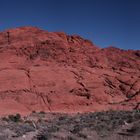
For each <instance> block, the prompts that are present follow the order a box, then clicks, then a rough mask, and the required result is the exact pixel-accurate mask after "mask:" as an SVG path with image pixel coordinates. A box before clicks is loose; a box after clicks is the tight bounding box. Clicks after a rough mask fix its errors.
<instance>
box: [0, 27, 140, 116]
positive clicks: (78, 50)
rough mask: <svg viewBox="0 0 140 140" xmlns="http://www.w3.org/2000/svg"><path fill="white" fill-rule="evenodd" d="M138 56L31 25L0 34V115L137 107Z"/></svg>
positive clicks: (139, 90) (139, 83)
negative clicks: (102, 47)
mask: <svg viewBox="0 0 140 140" xmlns="http://www.w3.org/2000/svg"><path fill="white" fill-rule="evenodd" d="M139 54H140V51H139V50H138V51H133V50H128V51H125V50H121V49H118V48H114V47H108V48H104V49H101V48H98V47H97V46H96V45H94V44H93V43H92V42H91V41H89V40H86V39H84V38H81V37H80V36H78V35H67V34H65V33H63V32H48V31H44V30H41V29H39V28H36V27H21V28H15V29H10V30H7V31H4V32H0V114H9V113H16V112H19V113H21V114H28V113H29V112H31V111H33V110H36V111H50V112H67V113H72V112H94V111H103V110H110V109H113V110H133V109H140V105H139V104H140V57H139Z"/></svg>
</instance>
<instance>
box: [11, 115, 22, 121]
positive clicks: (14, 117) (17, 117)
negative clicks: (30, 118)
mask: <svg viewBox="0 0 140 140" xmlns="http://www.w3.org/2000/svg"><path fill="white" fill-rule="evenodd" d="M8 119H9V120H10V121H13V122H19V121H21V115H20V114H16V115H9V116H8Z"/></svg>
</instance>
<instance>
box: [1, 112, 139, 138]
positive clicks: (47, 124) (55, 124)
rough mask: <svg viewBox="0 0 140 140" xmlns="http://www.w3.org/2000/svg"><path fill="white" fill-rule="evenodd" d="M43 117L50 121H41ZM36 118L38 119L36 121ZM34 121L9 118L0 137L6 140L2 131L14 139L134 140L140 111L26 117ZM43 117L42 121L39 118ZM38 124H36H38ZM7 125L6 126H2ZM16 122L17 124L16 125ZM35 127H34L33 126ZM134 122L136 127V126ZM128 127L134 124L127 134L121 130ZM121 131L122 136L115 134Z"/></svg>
mask: <svg viewBox="0 0 140 140" xmlns="http://www.w3.org/2000/svg"><path fill="white" fill-rule="evenodd" d="M40 113H43V115H40ZM44 115H45V116H46V118H47V117H49V118H50V119H47V120H44ZM38 116H39V117H38ZM29 117H31V118H33V117H36V121H32V120H29V121H27V120H28V118H26V120H24V119H22V121H20V120H21V116H20V115H18V114H16V115H9V116H8V117H5V118H2V119H1V121H2V122H3V123H0V130H2V131H1V132H0V133H1V134H2V135H1V134H0V136H1V137H2V138H5V137H6V139H7V140H8V137H7V135H6V132H5V130H7V129H9V131H10V132H11V133H13V132H14V137H15V136H16V137H21V136H23V135H28V133H29V134H30V132H34V134H33V135H32V140H52V139H57V140H63V139H64V140H79V139H80V140H85V139H86V140H91V139H92V138H93V137H94V140H99V138H100V139H103V138H106V139H107V140H112V138H113V139H114V140H118V139H119V140H124V137H125V138H129V136H128V135H130V134H131V138H132V139H131V138H130V140H137V139H138V137H139V136H140V111H139V110H134V111H113V110H110V111H106V112H95V113H84V114H80V113H78V114H75V115H68V114H60V113H45V114H44V112H39V113H37V112H36V115H33V113H31V115H30V116H29ZM41 117H42V118H41ZM38 119H39V120H41V121H39V120H38ZM4 122H6V123H4ZM17 122H18V123H17ZM32 122H33V123H34V125H35V126H36V127H34V125H33V123H32ZM135 122H136V123H135ZM126 123H128V124H133V123H134V124H135V125H134V126H133V127H132V128H128V129H126V132H123V130H121V128H122V126H123V125H125V124H126ZM118 130H121V131H120V132H121V133H118Z"/></svg>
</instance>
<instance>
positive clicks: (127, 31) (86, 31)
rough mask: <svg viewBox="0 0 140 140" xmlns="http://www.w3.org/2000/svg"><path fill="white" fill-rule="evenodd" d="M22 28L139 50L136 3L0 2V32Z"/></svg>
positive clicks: (76, 0)
mask: <svg viewBox="0 0 140 140" xmlns="http://www.w3.org/2000/svg"><path fill="white" fill-rule="evenodd" d="M26 25H31V26H38V27H41V28H42V29H46V30H48V31H64V32H66V33H68V34H79V35H81V36H82V37H85V38H87V39H90V40H92V41H93V42H94V43H95V44H97V45H98V46H100V47H107V46H110V45H111V46H116V47H119V48H123V49H140V0H0V31H3V30H5V29H7V28H13V27H19V26H26Z"/></svg>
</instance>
